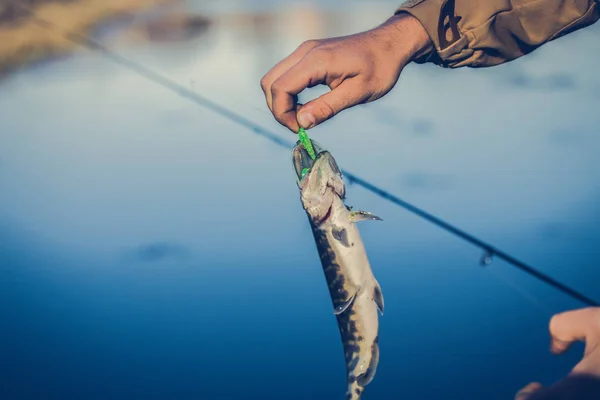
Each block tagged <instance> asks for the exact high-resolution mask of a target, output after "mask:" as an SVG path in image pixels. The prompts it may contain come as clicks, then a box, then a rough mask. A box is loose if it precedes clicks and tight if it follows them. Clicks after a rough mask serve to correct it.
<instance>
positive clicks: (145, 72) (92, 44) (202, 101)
mask: <svg viewBox="0 0 600 400" xmlns="http://www.w3.org/2000/svg"><path fill="white" fill-rule="evenodd" d="M15 4H16V3H15ZM16 5H17V6H18V7H20V8H21V9H23V10H25V11H26V12H28V13H29V14H30V15H31V17H32V18H33V19H34V20H35V21H37V23H38V24H39V25H40V26H42V27H43V28H45V29H50V28H54V29H55V30H57V31H59V32H60V33H62V35H63V36H64V37H65V38H66V39H67V40H69V41H71V42H73V43H75V44H77V45H80V46H83V47H85V48H88V49H90V50H92V51H97V52H100V53H101V54H103V55H104V56H105V57H107V58H109V59H111V60H113V61H115V62H116V63H118V64H119V65H121V66H123V67H126V68H128V69H130V70H132V71H133V72H135V73H137V74H138V75H141V76H143V77H145V78H147V79H149V80H150V81H152V82H154V83H156V84H158V85H161V86H163V87H164V88H166V89H168V90H170V91H172V92H174V93H176V94H178V95H180V96H181V97H183V98H187V99H189V100H191V101H193V102H195V103H196V104H198V105H200V106H202V107H205V108H208V109H210V110H212V111H214V112H216V113H217V114H220V115H221V116H223V117H225V118H227V119H229V120H230V121H232V122H235V123H237V124H239V125H242V126H244V127H246V128H249V129H251V130H252V131H253V132H254V133H256V134H257V135H260V136H263V137H264V138H266V139H268V140H270V141H271V142H273V143H275V144H277V145H278V146H281V147H285V148H286V149H290V148H292V147H293V146H294V144H295V143H293V142H291V141H288V140H285V139H283V138H281V137H279V136H278V135H277V134H275V133H273V132H271V131H269V130H267V129H265V128H263V127H262V126H260V125H258V124H256V123H254V122H252V121H251V120H249V119H247V118H245V117H243V116H241V115H240V114H237V113H236V112H234V111H231V110H229V109H228V108H226V107H223V106H221V105H219V104H217V103H214V102H212V101H211V100H209V99H207V98H206V97H204V96H202V95H200V94H198V93H196V92H194V91H192V90H190V89H188V88H186V87H185V86H182V85H180V84H178V83H176V82H174V81H172V80H170V79H168V78H166V77H164V76H162V75H160V74H158V73H156V72H154V71H152V70H150V69H148V68H146V67H144V66H143V65H141V64H138V63H136V62H133V61H131V60H129V59H127V58H125V57H123V56H121V55H119V54H117V53H114V52H113V51H111V50H109V49H108V48H107V47H105V46H104V45H102V44H101V43H99V42H97V41H95V40H93V39H91V38H90V37H87V36H85V35H83V34H80V33H77V32H72V31H68V30H66V29H63V28H61V27H59V26H58V25H56V24H55V23H53V22H51V21H48V20H46V19H43V18H40V17H38V16H37V15H36V14H35V12H34V11H33V10H32V9H30V8H28V7H26V6H24V5H21V4H16ZM342 172H343V174H344V175H345V176H346V177H347V178H348V181H349V183H351V184H356V185H358V186H361V187H363V188H364V189H366V190H367V191H369V192H371V193H373V194H375V195H377V196H379V197H381V198H383V199H385V200H388V201H389V202H391V203H394V204H395V205H397V206H398V207H401V208H403V209H405V210H407V211H409V212H412V213H413V214H416V215H417V216H419V217H421V218H423V219H425V220H427V221H429V222H431V223H432V224H434V225H437V226H438V227H439V228H441V229H443V230H445V231H447V232H449V233H451V234H453V235H455V236H458V237H459V238H461V239H463V240H465V241H467V242H469V243H471V244H472V245H474V246H476V247H479V248H480V249H482V250H483V251H484V258H485V259H486V260H489V262H486V264H489V263H491V261H492V259H493V257H498V258H500V259H503V260H504V261H506V262H507V263H509V264H511V265H513V266H514V267H516V268H518V269H520V270H521V271H523V272H525V273H527V274H529V275H531V276H533V277H534V278H536V279H538V280H540V281H542V282H544V283H546V284H548V285H550V286H552V287H554V288H555V289H557V290H558V291H560V292H562V293H564V294H566V295H567V296H570V297H572V298H573V299H575V300H578V301H580V302H582V303H584V304H587V305H588V306H594V307H598V306H600V304H599V303H598V302H597V301H595V300H593V299H591V298H589V297H587V296H585V295H583V294H581V293H579V292H577V291H576V290H574V289H572V288H570V287H568V286H566V285H564V284H563V283H561V282H559V281H557V280H555V279H554V278H552V277H550V276H548V275H546V274H544V273H542V272H540V271H538V270H536V269H535V268H533V267H531V266H530V265H528V264H526V263H524V262H522V261H520V260H518V259H517V258H515V257H513V256H511V255H510V254H508V253H506V252H504V251H502V250H500V249H498V248H497V247H495V246H493V245H491V244H489V243H487V242H485V241H483V240H481V239H479V238H477V237H475V236H473V235H471V234H469V233H467V232H465V231H463V230H461V229H459V228H457V227H455V226H454V225H452V224H450V223H448V222H446V221H444V220H442V219H440V218H438V217H436V216H434V215H432V214H429V213H428V212H426V211H424V210H422V209H420V208H418V207H416V206H414V205H412V204H410V203H408V202H406V201H404V200H402V199H400V198H399V197H396V196H395V195H393V194H391V193H390V192H388V191H386V190H383V189H381V188H379V187H377V186H375V185H374V184H372V183H370V182H368V181H366V180H364V179H362V178H360V177H359V176H357V175H355V174H353V173H351V172H348V171H346V170H343V171H342Z"/></svg>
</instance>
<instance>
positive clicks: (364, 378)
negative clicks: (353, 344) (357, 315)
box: [356, 336, 379, 387]
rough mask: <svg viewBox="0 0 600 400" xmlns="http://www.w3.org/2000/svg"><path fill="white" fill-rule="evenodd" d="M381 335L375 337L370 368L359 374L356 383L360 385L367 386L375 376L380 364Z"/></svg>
mask: <svg viewBox="0 0 600 400" xmlns="http://www.w3.org/2000/svg"><path fill="white" fill-rule="evenodd" d="M378 342H379V336H377V337H375V341H373V345H372V346H371V362H370V363H369V368H367V370H366V371H365V372H364V373H363V374H361V375H359V377H358V378H357V379H356V383H358V384H359V385H360V386H363V387H364V386H367V385H368V384H369V383H371V381H372V380H373V378H374V377H375V372H377V365H379V343H378Z"/></svg>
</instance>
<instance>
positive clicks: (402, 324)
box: [0, 1, 600, 400]
mask: <svg viewBox="0 0 600 400" xmlns="http://www.w3.org/2000/svg"><path fill="white" fill-rule="evenodd" d="M342 4H343V5H342ZM395 6H396V3H395V2H392V1H385V2H383V1H382V2H373V3H372V2H369V3H367V2H364V1H362V2H361V1H353V2H344V3H341V2H337V1H327V2H319V4H318V5H317V2H316V1H313V2H302V3H301V2H294V1H287V2H285V3H282V2H264V1H247V2H244V1H218V2H216V1H213V2H191V1H190V2H189V3H188V4H187V8H188V9H189V10H193V11H196V12H200V13H203V14H205V15H208V16H210V17H211V18H213V20H214V22H213V24H212V25H211V27H210V29H209V30H208V31H207V32H206V33H205V34H203V35H201V36H199V37H198V38H196V39H194V40H192V41H188V42H179V43H171V44H135V43H132V42H128V41H126V40H120V39H119V37H120V36H118V35H117V34H116V33H114V32H113V34H110V32H108V33H106V32H105V33H103V35H102V36H101V37H100V40H102V41H103V42H104V43H105V44H106V45H107V46H109V47H110V48H112V49H114V51H116V52H117V53H118V54H121V55H122V56H123V57H126V58H127V59H129V60H131V61H133V62H135V63H137V64H139V65H142V66H144V67H145V68H148V69H150V70H152V71H155V72H156V73H159V74H161V75H162V76H164V77H167V78H168V79H170V80H173V81H174V82H176V83H178V84H179V85H182V86H185V87H186V88H187V89H190V90H193V91H195V92H197V93H199V94H201V95H202V96H205V97H207V98H209V99H211V100H212V101H214V102H216V103H218V104H220V105H221V106H224V107H227V108H228V109H231V110H233V111H235V112H236V113H238V114H240V115H243V116H244V117H245V118H247V119H249V120H251V121H253V122H254V123H256V124H259V125H261V126H263V127H264V128H265V129H268V130H270V131H272V132H274V133H275V134H276V135H278V136H279V137H281V138H282V139H283V140H286V141H294V140H295V137H294V135H292V134H291V133H289V132H288V131H287V130H286V129H284V128H282V127H281V126H280V125H279V124H278V123H277V122H276V121H275V120H274V119H273V118H272V116H271V114H270V113H269V112H268V109H267V107H266V104H265V102H264V99H263V95H262V92H261V89H260V86H259V80H260V78H261V77H262V76H263V75H264V74H265V73H266V71H267V70H268V69H269V68H270V67H271V66H272V65H274V64H275V63H276V62H278V61H279V60H280V59H282V58H283V57H285V56H286V55H288V54H289V53H290V52H291V51H293V50H294V49H295V48H296V47H297V46H298V45H299V44H300V43H302V42H303V41H305V40H308V39H312V38H319V37H327V36H334V35H344V34H349V33H353V32H356V31H360V30H365V29H369V28H371V27H373V26H375V25H377V24H378V23H380V22H381V21H383V20H384V19H385V18H387V17H388V16H389V15H391V13H392V12H393V10H394V8H395ZM599 34H600V24H596V25H594V26H592V27H590V28H586V29H584V30H581V31H578V32H576V33H574V34H571V35H569V36H567V37H564V38H562V39H559V40H557V41H555V42H552V43H550V44H547V45H545V46H544V47H543V48H541V49H539V50H538V51H536V52H534V53H533V54H531V55H530V56H528V57H525V58H523V59H520V60H517V61H514V62H511V63H508V64H506V65H502V66H499V67H494V68H489V69H479V70H475V69H466V68H463V69H458V70H444V69H442V68H440V67H436V66H432V65H427V66H418V65H410V66H409V67H407V68H406V69H405V71H404V73H403V75H402V77H401V78H400V81H399V83H398V85H397V86H396V88H395V89H394V90H393V91H392V92H391V93H390V94H389V95H388V96H386V97H385V98H383V99H382V100H380V101H378V102H375V103H372V104H369V105H364V106H359V107H355V108H353V109H351V110H347V111H344V112H343V113H341V114H340V115H338V116H337V117H336V118H334V120H332V121H329V122H327V123H325V124H323V125H322V126H320V127H318V128H316V129H313V130H311V132H310V134H311V137H313V138H314V139H315V140H317V141H318V142H320V143H321V144H322V145H323V146H325V147H326V148H328V149H329V150H330V151H331V152H332V153H333V155H334V156H335V157H336V159H337V161H338V164H339V165H340V166H341V167H342V168H344V169H346V170H348V171H351V172H353V173H356V174H357V175H359V176H360V177H362V178H364V179H367V180H369V181H370V182H372V183H374V184H376V185H378V186H380V187H382V188H385V189H386V190H389V191H390V192H392V193H394V194H396V195H397V196H399V197H401V198H402V199H404V200H406V201H408V202H410V203H412V204H415V205H417V206H418V207H421V208H423V209H425V210H427V211H428V212H431V213H433V214H435V215H437V216H438V217H440V218H443V219H445V220H447V221H449V222H451V223H453V224H455V225H457V226H459V227H461V228H462V229H464V230H466V231H468V232H470V233H471V234H474V235H476V236H478V237H480V238H482V239H484V240H486V241H488V242H490V243H493V244H494V245H496V246H498V247H499V248H501V249H503V250H504V251H507V252H509V253H511V254H512V255H514V256H515V257H517V258H519V259H521V260H523V261H525V262H527V263H529V264H531V265H533V266H535V267H536V268H537V269H539V270H540V271H543V272H545V273H547V274H549V275H551V276H553V277H554V278H556V279H558V280H560V281H562V282H563V283H565V284H568V285H569V286H572V287H573V288H575V289H577V290H578V291H581V292H582V293H585V294H586V295H588V296H590V297H594V298H596V299H598V298H600V289H599V285H598V282H600V268H598V265H597V264H598V258H599V256H600V248H599V246H598V245H597V241H598V238H600V207H599V206H598V204H600V203H599V200H600V172H598V171H600V169H599V168H598V156H597V154H598V151H599V150H600V132H598V126H600V113H598V110H599V109H600V107H599V106H600V95H599V93H600V78H598V74H597V71H598V70H600V51H598V50H599V48H598V43H597V37H598V35H599ZM322 92H323V91H322V89H313V90H311V91H310V92H308V93H307V94H305V95H304V94H303V96H301V98H302V99H304V100H306V98H309V97H314V96H315V95H318V94H320V93H322ZM0 120H2V133H1V134H0V239H1V240H0V243H2V245H1V246H0V304H1V305H2V307H1V308H0V357H1V359H2V366H1V367H0V368H1V370H2V371H1V373H0V397H1V398H3V399H31V398H45V399H83V398H85V399H107V398H111V399H121V398H123V399H125V398H127V399H132V398H144V399H167V398H168V399H192V398H195V399H206V400H213V399H214V400H221V399H223V400H225V399H244V398H254V397H256V398H262V399H281V398H286V399H289V400H295V399H336V398H339V399H341V398H343V394H344V390H345V365H344V360H343V351H342V347H341V343H340V340H339V332H338V328H337V325H336V321H335V318H334V316H333V314H332V306H331V301H330V298H329V294H328V292H327V287H326V284H325V281H324V276H323V272H322V269H321V266H320V263H319V258H318V255H317V253H316V250H315V247H314V241H313V238H312V236H311V233H310V229H309V225H308V221H307V220H306V215H305V214H304V211H303V210H302V208H301V205H300V201H299V197H298V190H297V187H296V184H295V180H294V174H293V170H292V166H291V152H290V151H289V149H285V148H282V147H279V146H277V145H276V144H274V143H272V142H270V141H268V140H265V139H264V138H263V137H260V136H258V135H256V134H255V133H254V132H253V131H252V130H250V129H248V128H246V127H244V126H241V125H239V124H236V123H234V122H232V121H231V120H228V119H226V118H224V117H222V116H221V115H218V114H216V113H214V112H213V111H211V110H208V109H206V108H203V107H201V106H199V105H198V104H196V103H194V102H192V101H189V99H187V98H185V97H182V96H180V95H178V94H177V93H174V92H172V91H169V90H167V89H165V88H164V87H163V86H160V85H157V84H156V83H154V82H152V81H150V80H148V79H146V78H145V77H144V76H141V75H140V74H138V73H136V72H135V71H132V70H130V69H127V68H125V67H124V66H123V65H120V64H118V63H115V62H113V61H111V60H110V59H109V58H107V57H105V56H103V55H101V54H99V53H93V52H89V51H87V52H86V51H83V52H80V53H78V54H77V55H74V56H72V57H69V58H66V59H63V60H60V61H56V62H52V63H44V64H41V65H39V66H36V67H32V68H30V69H28V70H25V71H22V72H20V73H17V74H14V75H13V76H11V77H9V78H8V79H7V80H5V81H3V82H1V83H0ZM347 190H348V191H347V198H348V204H350V205H352V206H354V207H355V208H358V209H365V210H367V211H371V212H373V213H375V214H377V215H379V216H381V217H382V218H383V219H384V221H383V222H378V223H364V224H361V233H362V235H363V238H364V241H365V245H366V248H367V251H368V254H369V257H370V260H371V264H372V266H373V270H374V273H375V275H376V277H377V279H378V280H379V282H380V283H381V286H382V289H383V295H384V298H385V304H386V313H385V315H384V316H383V317H382V318H381V320H380V321H381V331H380V348H381V361H380V364H379V368H378V372H377V375H376V377H375V379H374V381H373V382H372V383H371V385H369V386H368V388H367V390H366V393H365V396H364V399H365V400H369V399H419V400H423V399H432V400H434V399H435V400H438V399H454V398H472V399H479V398H486V399H498V400H500V399H512V398H513V396H514V393H515V392H516V391H517V390H518V389H520V388H521V387H522V386H524V385H525V384H527V383H529V382H530V381H533V380H535V381H540V382H542V383H544V384H551V383H552V382H553V381H555V380H557V379H559V378H561V377H562V376H564V375H565V374H566V373H567V372H568V371H569V370H570V368H571V367H572V366H573V365H574V364H575V363H576V362H577V360H578V359H579V357H580V354H581V351H582V346H575V348H574V349H573V350H572V351H570V352H569V353H568V354H566V355H563V356H560V357H555V356H552V355H551V354H550V353H549V351H548V348H549V339H548V333H547V325H548V320H549V318H550V316H551V315H552V314H553V313H556V312H560V311H564V310H567V309H572V308H576V307H581V306H582V304H580V303H578V302H576V301H574V300H572V299H570V298H568V297H566V296H565V295H563V294H561V293H559V292H557V291H556V290H555V289H553V288H549V287H548V286H546V285H544V284H542V283H540V282H539V281H537V280H534V279H533V278H531V277H529V276H528V275H525V274H524V273H522V272H521V271H518V270H516V269H515V268H514V267H512V266H511V265H509V264H507V263H504V262H503V261H501V260H498V259H495V260H494V261H493V263H492V264H491V265H490V266H488V267H485V268H482V267H481V266H480V265H479V259H480V257H481V251H480V250H478V249H477V248H475V247H473V246H472V245H470V244H468V243H466V242H464V241H462V240H461V239H459V238H457V237H455V236H452V235H451V234H449V233H448V232H445V231H442V230H441V229H439V228H438V227H436V226H434V225H432V224H430V223H429V222H426V221H424V220H422V219H420V218H419V217H417V216H415V215H414V214H411V213H409V212H408V211H406V210H404V209H401V208H399V207H397V206H395V205H393V204H391V203H389V202H387V201H386V200H384V199H381V198H379V197H376V196H374V195H373V194H372V193H369V192H367V191H365V190H364V189H362V188H360V187H357V186H355V185H349V186H348V189H347Z"/></svg>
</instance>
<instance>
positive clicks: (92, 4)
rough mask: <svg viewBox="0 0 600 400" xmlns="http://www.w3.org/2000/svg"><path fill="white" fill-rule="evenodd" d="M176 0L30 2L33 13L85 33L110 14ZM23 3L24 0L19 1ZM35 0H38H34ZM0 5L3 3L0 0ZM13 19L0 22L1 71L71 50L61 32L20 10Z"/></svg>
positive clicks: (111, 15)
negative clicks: (17, 17)
mask: <svg viewBox="0 0 600 400" xmlns="http://www.w3.org/2000/svg"><path fill="white" fill-rule="evenodd" d="M176 1H177V0H70V1H67V2H65V1H64V0H62V2H58V1H56V0H55V1H51V0H50V1H46V2H44V3H42V4H37V5H35V4H34V5H33V6H31V10H32V11H33V12H34V13H35V16H37V17H38V18H41V19H43V20H46V21H49V22H51V23H52V24H56V25H57V26H59V27H61V28H62V29H65V30H69V31H75V32H79V33H85V32H86V31H87V30H89V29H90V28H92V27H94V26H96V25H97V24H99V23H101V22H103V21H106V20H107V19H110V18H115V17H118V16H123V15H127V14H129V13H132V12H135V11H139V10H143V9H146V8H149V7H153V6H158V5H161V4H167V3H174V2H176ZM19 3H20V4H23V3H25V2H19ZM34 3H40V1H36V2H34ZM0 6H2V4H1V3H0ZM19 14H20V15H21V16H20V17H19V19H18V20H16V21H14V20H13V21H10V20H9V21H7V20H6V19H5V20H4V21H3V23H2V24H0V38H2V40H0V75H3V74H6V73H8V72H10V71H13V70H15V69H17V68H19V67H22V66H25V65H27V64H30V63H32V62H36V61H41V60H43V59H45V58H48V57H52V56H58V55H62V54H67V53H70V52H72V51H73V50H74V48H75V47H76V45H75V44H74V43H72V42H71V41H69V40H67V39H66V38H65V37H64V36H63V35H62V34H61V32H59V31H57V30H56V29H53V28H48V27H44V26H42V25H40V23H39V22H38V21H36V20H35V19H34V18H32V17H31V15H28V14H27V12H23V13H21V12H20V10H19Z"/></svg>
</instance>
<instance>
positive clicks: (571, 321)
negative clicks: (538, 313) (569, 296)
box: [549, 307, 599, 354]
mask: <svg viewBox="0 0 600 400" xmlns="http://www.w3.org/2000/svg"><path fill="white" fill-rule="evenodd" d="M598 313H599V311H598V308H592V307H589V308H581V309H578V310H573V311H568V312H564V313H560V314H556V315H554V316H553V317H552V318H551V319H550V326H549V329H550V336H551V343H550V351H551V352H552V353H554V354H562V353H564V352H565V351H566V350H567V349H568V348H569V347H570V346H571V344H572V343H573V342H575V341H578V340H581V341H584V340H585V339H586V336H587V335H588V334H589V333H590V330H591V329H592V328H593V326H594V325H593V324H594V323H595V321H594V319H595V318H597V316H598Z"/></svg>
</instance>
